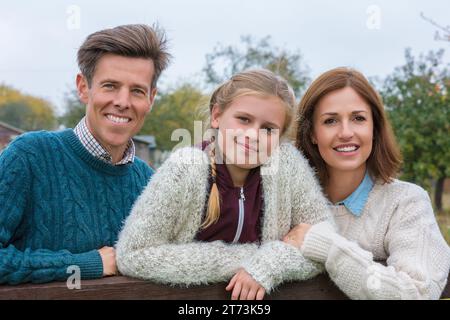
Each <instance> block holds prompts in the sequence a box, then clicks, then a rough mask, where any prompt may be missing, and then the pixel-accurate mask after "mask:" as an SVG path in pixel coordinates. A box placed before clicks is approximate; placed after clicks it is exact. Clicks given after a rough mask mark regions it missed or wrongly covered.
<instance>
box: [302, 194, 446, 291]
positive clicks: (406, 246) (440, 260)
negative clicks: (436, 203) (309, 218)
mask: <svg viewBox="0 0 450 320" xmlns="http://www.w3.org/2000/svg"><path fill="white" fill-rule="evenodd" d="M399 196H401V197H402V200H401V201H400V204H399V205H398V207H397V209H396V212H395V213H394V215H393V217H392V220H391V222H390V225H389V229H388V231H387V234H386V237H385V247H386V250H387V251H388V253H389V258H388V259H387V266H384V265H382V264H380V263H376V262H374V261H373V255H372V253H371V252H369V251H366V250H364V249H362V248H361V247H359V246H358V244H356V243H355V242H351V241H349V240H347V239H345V238H344V237H342V236H340V235H339V234H337V233H336V232H335V231H334V230H333V229H332V228H331V227H330V226H327V225H326V224H319V225H316V226H313V227H312V228H311V229H310V231H309V232H308V233H307V234H306V237H305V242H304V244H303V246H302V252H303V254H304V255H305V256H307V257H309V258H311V259H314V260H316V261H319V262H324V263H325V267H326V269H327V271H328V273H329V275H330V277H331V279H332V280H333V281H334V282H335V283H336V285H337V286H338V287H339V288H340V289H341V290H342V291H343V292H344V293H345V294H347V296H349V297H350V298H352V299H439V297H440V295H441V293H442V290H443V289H444V287H445V284H446V281H447V276H448V272H449V267H450V250H449V247H448V245H447V244H446V242H445V240H444V239H443V238H442V235H441V233H440V231H439V228H438V226H437V223H436V219H435V217H434V213H433V210H432V207H431V202H430V200H429V197H428V194H427V193H426V192H425V191H423V190H422V189H420V188H418V187H416V186H414V187H410V188H409V190H408V193H407V194H406V195H401V194H400V195H399Z"/></svg>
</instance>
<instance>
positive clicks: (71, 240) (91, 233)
mask: <svg viewBox="0 0 450 320" xmlns="http://www.w3.org/2000/svg"><path fill="white" fill-rule="evenodd" d="M152 173H153V171H152V170H151V168H150V167H149V166H147V165H146V164H145V163H144V162H143V161H142V160H140V159H138V158H136V160H135V162H134V163H133V164H127V165H123V166H113V165H110V164H107V163H105V162H103V161H101V160H98V159H96V158H95V157H93V156H92V155H91V154H90V153H89V152H88V151H87V150H86V149H85V148H84V147H83V145H82V144H81V143H80V141H79V140H78V138H77V136H76V135H75V134H74V132H73V130H72V129H67V130H64V131H59V132H47V131H40V132H31V133H26V134H24V135H22V136H20V137H18V138H17V139H15V140H14V142H12V143H11V144H10V145H9V146H8V147H7V148H6V149H5V150H4V151H3V152H2V153H1V155H0V283H9V284H18V283H23V282H30V281H31V282H35V283H40V282H49V281H53V280H65V279H67V278H68V277H69V276H70V273H68V270H67V268H68V267H69V266H72V265H76V266H79V268H80V271H81V279H93V278H99V277H101V276H102V273H103V264H102V260H101V257H100V255H99V253H98V251H97V250H98V249H100V248H101V247H103V246H114V244H115V242H116V241H117V237H118V234H119V231H120V229H121V227H122V224H123V221H124V220H125V218H126V217H127V216H128V214H129V212H130V210H131V207H132V205H133V203H134V201H135V200H136V198H137V197H138V196H139V194H140V193H141V191H142V190H143V188H144V187H145V186H146V185H147V182H148V181H149V179H150V177H151V175H152Z"/></svg>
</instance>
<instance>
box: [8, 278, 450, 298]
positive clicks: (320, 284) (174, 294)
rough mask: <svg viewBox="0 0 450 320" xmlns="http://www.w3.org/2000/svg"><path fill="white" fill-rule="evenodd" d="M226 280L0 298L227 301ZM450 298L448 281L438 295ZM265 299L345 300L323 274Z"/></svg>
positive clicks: (104, 284)
mask: <svg viewBox="0 0 450 320" xmlns="http://www.w3.org/2000/svg"><path fill="white" fill-rule="evenodd" d="M225 287H226V283H220V284H214V285H208V286H193V287H189V288H185V287H179V286H174V287H173V286H165V285H159V284H155V283H151V282H148V281H142V280H137V279H131V278H127V277H122V276H120V277H109V278H103V279H98V280H88V281H82V282H81V289H80V290H77V289H73V290H70V289H68V288H67V286H66V283H65V282H52V283H47V284H23V285H18V286H7V285H0V299H7V300H9V299H30V300H34V299H61V300H67V299H74V300H77V299H88V300H93V299H95V300H105V299H113V300H114V299H152V300H161V299H164V300H171V299H179V300H218V299H221V300H228V299H230V293H229V292H227V291H225ZM442 297H443V298H450V284H449V283H447V287H446V289H445V291H444V293H443V295H442ZM266 299H268V300H277V299H283V300H292V299H296V300H297V299H298V300H300V299H323V300H329V299H334V300H335V299H347V297H346V296H345V295H344V294H343V293H342V292H341V291H340V290H339V289H338V288H337V287H336V285H335V284H334V283H333V282H332V281H331V280H330V279H329V277H328V276H327V275H325V274H323V275H319V276H317V277H315V278H314V279H311V280H308V281H302V282H292V283H286V284H283V285H281V286H280V287H278V288H277V289H276V290H275V291H274V292H273V293H272V294H270V295H267V296H266Z"/></svg>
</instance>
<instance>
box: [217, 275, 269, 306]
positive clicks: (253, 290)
mask: <svg viewBox="0 0 450 320" xmlns="http://www.w3.org/2000/svg"><path fill="white" fill-rule="evenodd" d="M231 289H233V292H232V293H231V300H238V299H240V300H255V299H256V300H262V299H263V298H264V294H265V293H266V290H265V289H264V288H263V287H262V286H261V285H260V284H259V283H258V282H257V281H256V280H255V279H253V277H252V276H251V275H250V274H249V273H248V272H247V271H245V270H244V269H240V270H239V271H238V272H237V273H236V274H235V275H234V276H233V278H231V280H230V283H229V284H228V286H227V287H226V288H225V290H227V291H230V290H231Z"/></svg>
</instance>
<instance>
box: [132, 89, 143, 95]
mask: <svg viewBox="0 0 450 320" xmlns="http://www.w3.org/2000/svg"><path fill="white" fill-rule="evenodd" d="M133 92H134V93H137V94H139V95H145V92H144V91H143V90H141V89H134V90H133Z"/></svg>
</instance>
